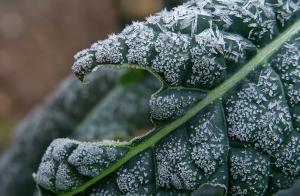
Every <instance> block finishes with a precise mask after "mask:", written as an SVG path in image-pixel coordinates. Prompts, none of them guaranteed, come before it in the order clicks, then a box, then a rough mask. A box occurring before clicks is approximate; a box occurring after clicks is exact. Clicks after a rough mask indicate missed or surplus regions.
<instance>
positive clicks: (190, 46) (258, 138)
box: [35, 0, 300, 195]
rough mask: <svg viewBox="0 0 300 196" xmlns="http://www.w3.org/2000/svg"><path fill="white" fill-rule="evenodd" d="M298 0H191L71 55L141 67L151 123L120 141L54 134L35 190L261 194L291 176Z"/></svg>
mask: <svg viewBox="0 0 300 196" xmlns="http://www.w3.org/2000/svg"><path fill="white" fill-rule="evenodd" d="M299 14H300V1H297V0H286V1H283V0H269V1H268V0H265V1H264V0H250V1H242V0H222V1H221V0H202V1H200V0H199V1H196V0H194V1H189V2H187V3H184V4H183V5H181V6H178V7H176V8H174V9H172V10H170V11H166V10H163V11H161V12H160V13H158V14H156V15H153V16H150V17H149V18H147V19H146V21H145V22H134V23H133V24H132V25H130V26H127V27H126V28H125V29H124V30H123V31H122V32H121V33H120V34H113V35H110V36H109V37H108V39H106V40H103V41H99V42H96V43H94V44H93V45H92V46H91V48H89V49H85V50H83V51H81V52H79V53H78V54H76V55H75V63H74V65H73V70H74V72H75V74H76V75H77V76H78V77H79V78H80V79H84V77H85V76H86V75H87V74H88V73H90V72H92V71H94V70H96V69H98V68H101V67H105V66H106V64H112V65H110V67H126V68H128V67H132V68H140V69H146V70H148V71H150V72H151V73H153V74H154V75H155V76H156V77H157V78H159V79H160V81H161V82H162V88H161V89H160V90H159V91H158V92H157V93H155V94H153V95H152V96H151V99H150V109H151V118H152V121H153V122H154V124H155V126H156V128H155V129H153V130H152V131H150V132H149V133H147V134H146V135H144V136H143V137H139V138H135V139H133V140H132V141H130V142H113V141H103V142H95V143H88V142H79V141H74V140H70V139H59V140H55V141H53V143H52V144H51V145H50V146H49V147H48V149H47V151H46V153H45V155H44V157H43V159H42V161H41V164H40V166H39V169H38V171H37V173H36V175H35V179H36V182H37V184H38V187H39V188H40V191H41V192H42V193H46V194H53V193H55V194H66V195H73V194H77V193H82V194H84V195H201V194H203V195H207V194H213V195H214V194H221V195H222V194H228V195H269V194H272V193H276V192H278V191H279V190H281V189H286V188H288V187H290V186H291V185H292V184H293V183H294V181H295V180H296V179H298V178H299V177H300V64H299V55H300V20H299Z"/></svg>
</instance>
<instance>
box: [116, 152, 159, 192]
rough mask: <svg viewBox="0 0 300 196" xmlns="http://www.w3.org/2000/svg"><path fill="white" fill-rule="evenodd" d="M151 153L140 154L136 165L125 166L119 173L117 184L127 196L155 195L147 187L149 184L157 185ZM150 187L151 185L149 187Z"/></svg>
mask: <svg viewBox="0 0 300 196" xmlns="http://www.w3.org/2000/svg"><path fill="white" fill-rule="evenodd" d="M151 156H152V154H151V152H144V153H142V154H139V155H138V157H137V158H135V159H134V160H136V162H135V163H134V164H129V165H125V166H123V167H122V168H121V169H120V170H118V172H117V184H118V187H119V189H120V190H121V191H122V192H123V193H124V194H126V195H136V194H146V195H148V194H153V192H151V191H153V190H150V189H149V188H148V187H147V184H149V183H153V184H154V183H155V182H153V180H152V178H153V177H152V176H153V172H154V171H153V169H152V167H153V162H152V161H153V160H152V158H151ZM148 186H149V185H148Z"/></svg>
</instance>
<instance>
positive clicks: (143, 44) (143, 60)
mask: <svg viewBox="0 0 300 196" xmlns="http://www.w3.org/2000/svg"><path fill="white" fill-rule="evenodd" d="M122 34H123V35H124V37H126V41H125V43H126V45H127V46H128V53H127V55H126V57H127V61H128V63H132V64H135V63H137V64H139V65H149V64H150V61H151V54H152V53H153V52H154V41H155V40H154V39H155V36H156V35H155V32H154V30H153V29H151V28H149V27H147V26H145V25H144V23H142V22H136V23H133V24H132V25H130V26H128V27H126V28H125V29H124V30H123V32H122Z"/></svg>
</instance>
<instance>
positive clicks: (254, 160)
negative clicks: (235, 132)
mask: <svg viewBox="0 0 300 196" xmlns="http://www.w3.org/2000/svg"><path fill="white" fill-rule="evenodd" d="M229 162H230V167H229V169H230V171H229V174H230V177H231V179H232V180H231V183H230V184H231V186H230V187H229V192H230V195H231V194H232V195H263V194H264V193H265V191H266V189H267V188H268V178H269V174H270V161H269V159H268V158H267V157H265V156H263V155H262V154H260V153H258V152H255V151H254V150H250V149H246V150H234V151H232V154H231V155H230V158H229ZM241 182H242V183H245V184H246V185H244V186H241V185H242V183H241ZM240 183H241V184H240Z"/></svg>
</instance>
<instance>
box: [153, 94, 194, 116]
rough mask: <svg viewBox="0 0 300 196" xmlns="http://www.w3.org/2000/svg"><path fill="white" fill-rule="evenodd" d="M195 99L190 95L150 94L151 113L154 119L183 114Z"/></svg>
mask: <svg viewBox="0 0 300 196" xmlns="http://www.w3.org/2000/svg"><path fill="white" fill-rule="evenodd" d="M196 101H197V99H196V98H195V97H193V96H190V95H188V94H187V95H186V96H183V95H177V94H176V92H175V93H170V94H168V95H162V96H152V97H151V99H150V109H151V115H152V117H153V118H154V119H156V120H165V119H169V118H172V117H178V116H180V115H183V114H184V112H185V110H186V109H187V106H189V105H191V104H193V103H195V102H196Z"/></svg>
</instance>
